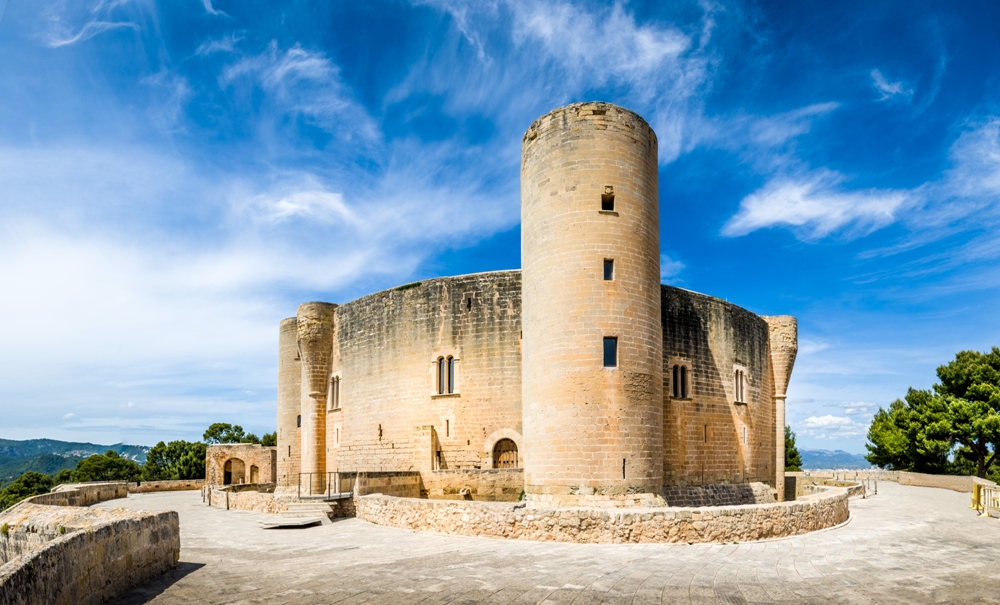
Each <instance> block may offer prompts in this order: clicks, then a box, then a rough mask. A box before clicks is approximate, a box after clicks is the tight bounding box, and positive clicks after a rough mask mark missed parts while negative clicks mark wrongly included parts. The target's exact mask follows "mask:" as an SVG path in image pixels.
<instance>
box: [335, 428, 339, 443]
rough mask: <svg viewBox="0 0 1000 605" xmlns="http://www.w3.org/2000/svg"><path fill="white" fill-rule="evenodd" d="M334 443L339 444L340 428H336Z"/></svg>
mask: <svg viewBox="0 0 1000 605" xmlns="http://www.w3.org/2000/svg"><path fill="white" fill-rule="evenodd" d="M336 443H337V445H340V429H337V438H336Z"/></svg>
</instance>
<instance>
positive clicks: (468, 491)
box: [423, 468, 524, 502]
mask: <svg viewBox="0 0 1000 605" xmlns="http://www.w3.org/2000/svg"><path fill="white" fill-rule="evenodd" d="M423 478H424V490H425V492H426V497H428V498H430V499H432V500H483V501H487V502H517V501H518V499H519V498H520V497H521V492H522V491H524V471H522V470H521V469H519V468H510V469H506V468H505V469H490V470H483V471H468V470H454V471H451V470H449V471H434V472H431V473H426V474H424V476H423Z"/></svg>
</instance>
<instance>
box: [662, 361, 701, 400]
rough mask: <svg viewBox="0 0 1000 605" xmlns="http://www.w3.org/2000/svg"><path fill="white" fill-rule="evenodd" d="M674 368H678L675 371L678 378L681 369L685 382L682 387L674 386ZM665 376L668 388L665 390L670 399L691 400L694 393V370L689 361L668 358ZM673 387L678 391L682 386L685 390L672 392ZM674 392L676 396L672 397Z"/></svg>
mask: <svg viewBox="0 0 1000 605" xmlns="http://www.w3.org/2000/svg"><path fill="white" fill-rule="evenodd" d="M674 368H678V371H677V374H678V376H680V374H681V369H682V368H683V370H684V374H685V380H684V384H683V385H677V384H675V382H674ZM666 376H667V386H668V387H669V388H668V389H667V392H668V393H670V398H671V399H681V400H690V399H692V398H693V397H692V393H693V392H694V370H693V364H692V363H691V360H689V359H683V358H680V357H670V358H668V359H667V371H666ZM675 386H676V387H678V391H679V390H680V387H682V386H683V387H686V388H684V389H683V391H679V392H678V391H675V390H674V387H675ZM675 392H677V393H678V394H677V395H674V393H675Z"/></svg>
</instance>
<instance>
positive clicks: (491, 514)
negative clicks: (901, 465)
mask: <svg viewBox="0 0 1000 605" xmlns="http://www.w3.org/2000/svg"><path fill="white" fill-rule="evenodd" d="M355 504H356V506H357V516H358V518H359V519H363V520H365V521H368V522H370V523H375V524H377V525H385V526H388V527H399V528H403V529H411V530H418V531H430V532H438V533H445V534H456V535H463V536H480V537H491V538H508V539H517V540H539V541H552V542H579V543H603V544H607V543H628V542H723V543H725V542H733V541H736V542H745V541H750V540H763V539H767V538H778V537H784V536H792V535H797V534H802V533H806V532H810V531H816V530H819V529H824V528H827V527H833V526H835V525H839V524H841V523H843V522H845V521H847V519H848V515H849V512H848V496H847V492H846V490H844V489H841V488H830V491H828V492H827V493H824V494H820V495H817V496H814V497H813V498H812V499H810V500H808V501H802V502H779V503H775V504H755V505H748V506H723V507H717V508H646V509H634V508H630V509H607V508H600V509H587V508H554V509H546V508H526V507H521V505H511V504H506V503H499V502H468V501H442V500H436V501H435V500H420V499H413V498H392V497H388V496H379V495H373V496H363V497H361V498H359V499H358V500H357V501H356V502H355Z"/></svg>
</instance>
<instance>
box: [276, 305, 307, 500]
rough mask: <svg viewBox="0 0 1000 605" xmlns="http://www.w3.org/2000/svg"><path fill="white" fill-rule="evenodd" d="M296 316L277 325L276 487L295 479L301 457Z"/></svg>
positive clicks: (287, 486) (291, 484)
mask: <svg viewBox="0 0 1000 605" xmlns="http://www.w3.org/2000/svg"><path fill="white" fill-rule="evenodd" d="M298 337H299V328H298V318H297V317H290V318H288V319H285V320H284V321H282V322H281V325H280V326H279V329H278V425H277V430H278V451H277V468H278V477H277V483H278V489H285V490H288V489H291V488H293V487H295V486H296V485H297V483H298V473H299V470H300V468H301V461H302V445H301V443H300V440H299V432H300V429H299V422H298V419H299V416H300V415H301V413H302V412H301V406H302V402H301V399H302V388H301V386H302V360H301V359H300V358H299V344H298V343H299V341H298Z"/></svg>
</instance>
